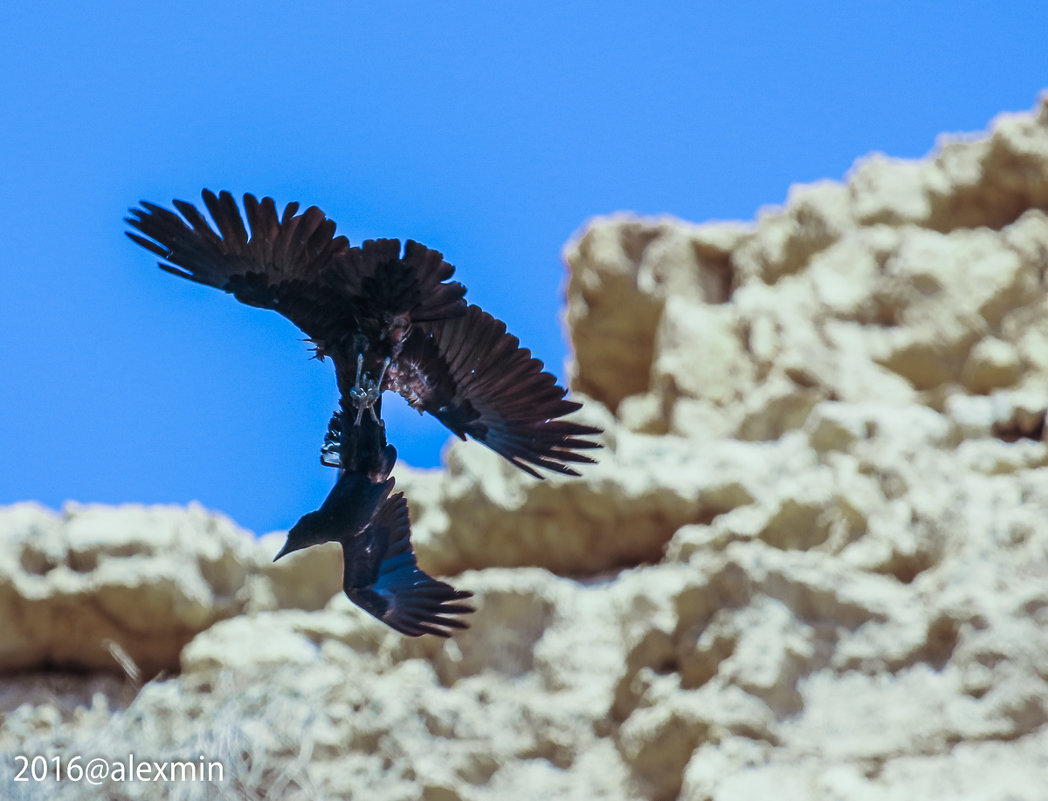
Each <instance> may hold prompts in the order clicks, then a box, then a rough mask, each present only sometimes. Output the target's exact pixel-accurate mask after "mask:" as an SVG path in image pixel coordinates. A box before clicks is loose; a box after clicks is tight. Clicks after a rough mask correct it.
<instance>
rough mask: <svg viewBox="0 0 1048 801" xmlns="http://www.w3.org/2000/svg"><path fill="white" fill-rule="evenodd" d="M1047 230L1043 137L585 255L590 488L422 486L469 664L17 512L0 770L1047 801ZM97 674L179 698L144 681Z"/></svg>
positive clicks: (579, 374)
mask: <svg viewBox="0 0 1048 801" xmlns="http://www.w3.org/2000/svg"><path fill="white" fill-rule="evenodd" d="M1045 208H1048V105H1046V104H1042V105H1041V106H1040V107H1039V108H1038V109H1036V110H1035V111H1034V112H1033V113H1031V114H1025V115H1011V116H1006V117H1002V118H1000V119H999V120H997V121H996V122H995V123H994V125H993V128H992V130H991V132H990V133H989V134H988V135H986V136H985V137H983V138H978V139H971V138H969V139H963V140H961V139H957V140H944V141H943V142H942V143H941V145H940V148H939V150H938V152H937V153H936V154H934V155H933V156H931V157H929V158H928V159H926V160H923V161H917V162H900V161H893V160H889V159H886V158H883V157H874V158H872V159H868V160H866V161H864V162H862V163H861V164H859V165H858V166H857V167H856V169H855V170H854V171H853V172H852V175H851V176H850V178H849V180H848V182H847V183H845V184H836V183H830V182H824V183H820V184H816V185H813V186H808V187H799V188H796V189H795V190H793V191H792V192H791V195H790V199H789V200H788V202H787V204H786V206H785V207H784V208H782V209H780V210H773V211H769V212H766V213H765V214H763V215H762V216H761V218H760V219H759V220H758V221H757V222H756V223H754V224H752V225H724V224H714V225H690V224H685V223H678V222H675V221H671V220H658V221H650V220H639V219H635V218H631V217H617V218H612V219H607V220H598V221H595V222H594V223H592V224H591V226H590V227H589V228H588V229H587V230H586V231H584V232H583V233H582V235H581V236H580V237H579V239H578V240H577V241H576V242H574V243H572V244H570V245H569V247H568V250H567V253H566V256H567V260H568V262H569V264H570V266H571V268H572V274H571V280H570V283H569V290H568V292H569V306H568V311H567V317H568V322H569V326H570V328H571V334H572V338H573V342H574V344H575V347H576V360H575V364H574V367H573V372H574V377H575V382H576V389H577V390H579V391H580V392H584V393H586V395H587V396H588V398H589V401H588V403H587V406H586V410H585V411H584V412H583V414H584V415H585V417H586V419H587V420H589V421H592V422H595V423H597V424H599V425H602V426H605V427H606V429H607V434H606V436H605V438H604V443H605V449H604V451H602V452H601V455H600V463H599V464H597V465H594V466H592V467H590V468H587V469H585V471H584V475H583V477H582V478H580V479H572V480H562V479H558V478H551V479H548V480H546V481H544V482H537V481H534V480H533V479H530V478H528V477H527V476H524V475H523V474H521V473H519V471H515V470H514V469H513V468H512V467H509V466H506V465H504V464H502V463H501V462H500V461H499V460H498V459H497V457H494V456H493V455H491V454H489V453H487V452H486V451H485V450H484V449H483V448H481V447H479V446H477V445H475V444H470V443H466V444H456V445H455V446H453V447H452V448H451V449H450V451H449V454H448V460H447V461H448V467H447V469H446V470H445V471H442V472H423V471H414V470H411V469H410V468H398V471H397V473H396V476H397V481H398V486H399V487H400V488H403V489H404V490H405V491H406V492H407V494H408V498H409V501H410V503H411V511H412V517H413V521H414V532H415V533H414V538H415V542H416V548H417V551H418V554H419V560H420V562H421V563H422V565H423V566H424V567H425V568H427V569H429V570H431V571H433V572H437V573H444V574H459V575H457V576H456V578H455V583H456V586H461V587H463V588H468V589H472V590H474V591H475V592H476V596H477V597H476V601H477V606H478V612H477V613H476V614H475V615H473V619H472V628H471V629H470V630H469V631H467V632H464V633H462V634H461V635H456V636H455V637H454V638H453V639H452V640H449V641H446V642H445V641H439V640H436V639H435V638H423V639H418V640H416V639H409V638H404V637H401V636H400V635H397V634H396V633H394V632H392V631H390V630H388V629H386V628H385V627H383V626H382V625H381V624H379V623H377V622H376V621H373V620H371V619H370V618H368V617H367V616H366V615H365V614H364V613H362V612H361V611H360V610H358V609H356V608H355V607H353V606H352V604H350V603H349V601H348V600H346V599H345V597H343V596H342V595H341V594H340V593H339V587H340V580H339V579H340V576H339V572H340V564H339V559H338V554H337V546H332V548H330V549H326V550H325V549H319V548H318V549H310V550H309V551H307V552H306V553H304V554H301V555H297V556H294V557H291V558H289V559H287V560H283V561H282V562H280V563H278V564H277V565H272V564H271V563H270V560H271V559H272V555H273V553H275V551H276V548H277V547H279V543H278V542H275V541H270V539H269V538H265V539H263V540H262V541H258V542H256V541H255V540H254V539H253V538H251V537H250V536H249V535H248V534H246V533H245V532H241V531H239V530H237V529H236V528H235V526H233V525H232V524H231V523H229V521H227V520H226V519H225V518H222V517H220V516H213V515H210V514H208V513H206V512H204V511H203V510H201V509H199V508H191V509H189V510H177V509H158V508H152V509H141V508H134V507H126V508H118V509H105V508H102V507H83V508H71V509H68V510H66V511H65V512H64V513H62V514H56V513H54V512H50V511H47V510H44V509H42V508H40V507H38V506H35V505H32V504H22V505H18V506H15V507H11V508H9V509H7V510H5V511H4V512H3V513H2V515H0V539H2V541H3V542H4V548H3V549H0V631H2V632H3V635H2V636H0V665H2V666H3V667H4V668H5V669H6V670H8V671H22V672H21V673H20V674H18V675H17V676H12V677H11V678H9V679H8V680H7V681H6V682H4V683H3V684H0V710H2V713H3V715H4V726H3V728H2V729H0V743H2V745H0V747H2V748H4V749H6V750H8V751H9V752H19V753H44V752H61V753H65V754H72V753H84V754H87V753H91V754H101V755H106V756H110V757H113V758H118V757H122V756H124V755H126V753H127V752H128V751H129V750H133V751H134V752H135V753H136V754H137V755H138V756H140V757H142V758H146V757H148V758H151V759H157V760H159V759H190V760H196V759H197V755H198V754H203V755H206V756H207V758H208V759H216V760H220V761H221V762H222V763H223V765H224V766H225V769H226V772H227V777H235V781H234V780H232V779H230V780H227V781H225V782H219V783H210V784H209V783H206V782H203V783H199V784H195V785H193V784H182V785H177V786H176V785H169V786H166V787H165V788H164V789H163V790H161V789H159V788H158V786H157V785H155V784H145V785H121V786H119V787H117V786H115V785H110V786H105V787H101V788H91V787H87V786H83V785H71V784H66V785H65V786H52V787H48V788H46V790H47V793H46V795H47V797H51V798H53V797H58V798H61V797H63V796H62V793H65V794H66V796H68V797H70V798H72V797H76V798H99V799H101V798H111V797H114V796H116V797H128V798H155V797H158V794H163V793H167V794H168V795H169V796H170V797H177V798H242V797H245V796H246V797H266V798H271V797H272V798H276V797H280V798H292V799H295V798H303V799H307V798H308V799H315V798H323V797H331V798H342V797H350V796H352V797H357V796H361V797H365V796H366V797H370V798H376V799H380V801H385V799H405V800H406V799H418V798H422V799H427V800H428V801H455V800H456V799H460V800H461V801H471V800H472V799H477V800H478V801H479V800H480V799H491V798H499V799H517V798H529V799H530V798H551V799H562V798H563V799H573V798H577V799H580V801H582V799H601V798H607V799H655V800H656V801H669V799H677V798H679V799H682V801H707V800H709V799H716V801H736V800H738V801H749V800H750V799H754V798H782V799H804V800H805V801H808V800H809V799H811V800H812V801H820V800H821V799H826V800H827V801H828V800H829V799H856V800H857V801H865V799H873V798H876V799H918V798H919V799H927V798H950V799H971V801H976V799H979V800H980V801H981V799H985V798H1010V799H1029V800H1030V801H1039V799H1042V798H1043V797H1044V793H1045V790H1044V788H1045V786H1046V784H1045V776H1046V774H1045V761H1044V754H1045V753H1046V750H1045V749H1046V748H1048V523H1046V522H1045V521H1046V520H1048V450H1046V446H1045V444H1044V442H1043V432H1044V420H1045V414H1044V411H1045V408H1046V406H1048V402H1046V400H1048V302H1046V292H1045V288H1044V285H1045V276H1044V273H1045V268H1046V265H1048V217H1046V215H1045V213H1044V209H1045ZM106 640H112V641H115V642H116V643H118V645H119V649H118V650H117V651H116V652H115V653H116V654H117V656H120V655H121V654H126V655H127V657H130V659H131V660H132V661H134V662H135V663H137V664H138V666H139V668H140V670H141V673H142V679H150V677H152V676H153V675H154V674H155V673H156V672H157V671H165V673H164V674H163V675H161V676H159V677H157V678H154V679H152V680H148V681H145V683H144V684H143V685H142V686H141V688H137V687H136V686H134V683H133V682H121V680H120V679H119V672H118V671H117V670H116V667H117V659H116V657H114V654H113V652H112V651H111V649H109V648H107V647H106V646H105V644H104V643H105V641H106ZM126 661H127V660H126V659H125V662H126ZM56 665H57V666H65V667H79V668H87V669H91V670H93V671H96V672H92V673H89V674H88V675H86V676H83V677H78V678H77V677H73V678H71V677H68V676H62V675H56V674H39V673H33V672H32V671H39V670H40V669H42V668H46V667H53V666H56ZM99 669H103V671H105V670H108V671H109V672H97V671H98V670H99ZM143 743H145V744H147V745H145V746H143V745H142V744H143ZM49 749H50V751H49ZM143 749H145V750H143ZM10 768H11V764H10V760H7V761H6V762H5V767H4V768H0V771H3V770H8V771H10ZM7 778H8V777H7V776H6V775H0V781H2V782H3V783H4V786H5V787H15V788H16V791H18V792H22V793H23V795H22V796H17V795H16V796H14V797H15V798H19V797H25V798H35V797H43V794H44V793H43V789H41V788H39V787H33V786H26V785H13V784H10V783H9V782H8V781H7ZM34 792H36V793H37V794H36V795H34V794H33V793H34ZM92 793H93V794H94V795H92ZM121 794H122V795H121Z"/></svg>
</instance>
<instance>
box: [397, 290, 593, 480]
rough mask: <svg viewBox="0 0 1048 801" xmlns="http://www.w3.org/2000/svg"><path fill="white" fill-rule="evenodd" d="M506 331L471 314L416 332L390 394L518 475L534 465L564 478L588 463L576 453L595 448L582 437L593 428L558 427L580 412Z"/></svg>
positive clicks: (484, 315)
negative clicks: (501, 460) (482, 446)
mask: <svg viewBox="0 0 1048 801" xmlns="http://www.w3.org/2000/svg"><path fill="white" fill-rule="evenodd" d="M542 368H543V364H542V362H541V361H539V360H538V359H535V358H532V356H531V351H529V350H527V349H526V348H521V347H520V342H519V340H518V339H517V338H516V337H515V336H513V335H512V334H509V333H507V332H506V326H505V324H504V323H502V322H501V321H499V320H497V319H495V318H494V317H492V316H491V315H490V314H488V313H487V312H485V311H483V310H482V309H480V308H479V307H477V306H470V307H469V308H468V309H467V310H466V313H465V314H464V315H463V316H462V317H459V318H457V319H454V320H445V321H441V322H439V323H432V324H426V325H422V326H419V327H418V328H416V329H415V331H414V332H413V333H412V334H411V336H410V337H408V339H407V341H406V342H405V344H404V350H403V352H402V353H401V357H400V359H399V362H398V364H397V369H396V372H395V374H394V377H393V384H394V387H395V388H396V389H397V390H398V391H399V392H400V393H401V394H402V395H403V396H404V397H405V398H407V400H408V402H409V403H410V404H411V405H412V406H414V407H415V408H417V409H420V410H422V411H425V412H429V413H430V414H432V415H433V416H434V417H436V418H437V419H438V420H440V421H441V422H442V423H444V425H446V426H447V427H448V428H450V429H451V430H452V431H453V432H455V433H456V434H458V436H459V437H461V438H462V439H465V438H466V435H467V434H468V435H469V436H471V437H473V438H474V439H477V440H479V441H480V442H482V443H484V444H485V445H487V446H488V447H489V448H491V449H492V450H494V451H495V452H496V453H499V454H501V455H502V456H504V457H505V458H507V459H509V461H510V462H512V463H513V464H514V465H516V466H517V467H519V468H520V469H521V470H524V471H525V472H527V473H529V474H531V475H533V476H535V477H536V478H541V476H540V475H539V474H538V473H537V472H536V471H535V470H534V469H533V468H532V467H531V465H535V466H538V467H543V468H545V469H547V470H552V471H555V472H558V473H563V474H565V475H570V476H575V475H578V473H577V472H576V471H575V470H574V469H572V468H571V467H569V466H568V464H566V463H567V462H576V463H578V462H592V461H593V460H592V459H591V458H589V457H588V456H585V455H584V454H581V453H579V452H578V451H579V450H585V449H589V448H599V447H600V445H599V444H598V443H596V442H593V441H592V440H588V439H584V437H588V436H594V435H596V434H600V433H601V429H599V428H594V427H593V426H587V425H582V424H580V423H572V422H569V421H567V420H561V419H559V418H562V417H563V416H564V415H567V414H570V413H571V412H574V411H575V410H577V409H579V408H581V404H579V403H575V402H574V401H569V400H565V399H564V395H565V394H566V393H567V390H565V389H564V388H563V387H561V386H559V385H558V384H557V380H556V378H555V377H554V376H553V375H551V374H550V373H547V372H545V371H544V370H543V369H542Z"/></svg>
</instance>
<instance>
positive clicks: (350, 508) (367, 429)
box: [273, 415, 397, 562]
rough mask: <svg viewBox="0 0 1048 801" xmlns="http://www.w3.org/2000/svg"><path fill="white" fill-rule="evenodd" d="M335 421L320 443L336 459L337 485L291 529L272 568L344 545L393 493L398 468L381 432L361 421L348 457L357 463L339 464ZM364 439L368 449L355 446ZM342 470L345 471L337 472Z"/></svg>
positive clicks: (370, 422)
mask: <svg viewBox="0 0 1048 801" xmlns="http://www.w3.org/2000/svg"><path fill="white" fill-rule="evenodd" d="M338 419H340V416H338V415H336V417H335V418H333V419H332V423H331V425H330V426H329V428H328V435H327V438H326V439H325V442H324V448H325V449H327V448H331V449H332V453H334V454H336V455H337V457H338V460H339V461H338V464H336V465H335V466H338V467H339V476H338V481H336V482H335V486H334V487H332V489H331V492H330V493H329V494H328V496H327V498H326V499H325V500H324V503H323V504H322V505H321V507H320V508H319V509H317V511H315V512H307V513H306V514H305V515H303V516H302V518H301V519H300V520H299V521H298V522H297V523H295V525H294V526H292V527H291V530H290V531H288V533H287V542H285V543H284V547H283V548H281V549H280V553H278V554H277V555H276V557H274V559H273V561H274V562H275V561H277V560H278V559H280V558H281V557H282V556H286V555H287V554H289V553H292V552H294V551H298V550H301V549H302V548H308V547H309V546H310V545H319V544H320V543H322V542H336V541H337V542H343V541H345V540H346V539H347V538H349V537H352V536H354V535H356V534H359V533H360V532H361V531H363V530H364V529H365V528H366V527H367V526H368V525H369V524H370V523H371V521H372V520H373V519H374V517H375V515H376V513H377V512H378V511H379V509H380V508H381V507H382V505H383V504H384V503H385V502H386V499H387V498H389V494H390V492H392V491H393V485H394V480H393V479H392V478H390V477H389V474H390V472H391V471H392V470H393V465H395V464H396V462H397V451H396V448H394V447H393V446H392V445H387V444H386V442H385V435H384V431H383V426H382V425H381V424H380V423H376V422H375V421H373V420H371V419H368V418H366V419H365V420H363V421H361V424H360V426H358V427H357V429H356V434H357V440H358V442H357V443H354V447H353V453H352V456H353V457H354V458H356V460H355V461H354V462H352V463H351V462H349V461H348V460H347V461H345V462H343V460H342V454H341V432H340V431H338V430H336V429H335V427H334V425H335V421H336V420H338ZM369 439H370V440H372V442H371V443H369V445H368V446H366V447H361V446H360V444H359V441H360V440H369ZM347 450H349V449H347ZM347 457H348V454H347ZM323 459H324V452H323V450H322V452H321V460H323ZM343 464H345V465H346V467H342V465H343Z"/></svg>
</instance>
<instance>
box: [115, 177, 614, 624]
mask: <svg viewBox="0 0 1048 801" xmlns="http://www.w3.org/2000/svg"><path fill="white" fill-rule="evenodd" d="M202 196H203V201H204V206H205V207H206V209H207V212H208V214H209V215H210V217H211V221H210V222H209V221H208V219H207V218H206V217H205V216H204V214H203V213H202V212H201V211H200V210H199V209H198V208H197V207H195V206H194V205H192V204H190V203H187V202H185V201H180V200H176V201H174V207H175V211H172V210H170V209H166V208H163V207H161V206H157V205H155V204H153V203H148V202H145V201H142V203H141V208H133V209H131V210H130V216H129V217H128V218H127V219H126V221H127V223H128V224H129V225H130V226H131V227H132V228H134V229H136V232H131V231H129V232H128V233H127V235H128V236H129V237H130V238H131V239H132V240H134V241H135V242H136V243H138V244H139V245H141V246H142V247H144V248H146V249H147V250H149V251H151V252H152V253H154V254H156V255H157V256H159V257H160V258H161V259H162V261H161V262H160V267H161V268H162V269H164V270H166V271H168V272H170V273H173V274H175V275H178V276H181V277H183V278H186V279H189V280H191V281H195V282H197V283H200V284H205V285H208V286H212V287H216V288H218V289H222V290H224V291H226V292H230V293H232V294H233V295H234V297H236V298H237V299H238V300H240V301H241V302H243V303H246V304H248V305H251V306H257V307H261V308H267V309H274V310H275V311H277V312H279V313H280V314H282V315H284V316H285V317H287V318H288V319H289V320H291V322H293V323H294V324H295V325H296V326H298V327H299V328H300V329H301V330H302V331H303V332H304V333H305V334H306V336H307V337H308V338H309V340H310V341H311V342H312V344H313V347H314V348H315V351H316V353H315V355H316V357H317V358H318V359H321V360H323V359H324V358H326V357H329V358H330V359H331V360H332V362H333V363H334V366H335V376H336V380H337V382H338V387H339V392H340V395H341V400H340V403H339V409H337V410H336V411H335V414H334V415H333V417H332V419H331V423H330V425H329V427H328V432H327V436H326V438H325V441H324V445H323V448H322V450H321V461H322V462H323V463H324V464H326V465H329V466H332V467H337V468H338V469H339V478H338V481H337V482H336V484H335V487H334V489H333V490H332V492H331V495H330V496H329V497H328V499H327V500H326V501H325V502H324V504H323V505H322V506H321V508H320V509H319V510H317V511H316V512H311V513H309V514H307V515H305V516H304V517H303V518H302V519H301V520H300V521H299V522H298V523H297V524H296V525H295V527H293V528H292V530H291V531H290V532H289V535H288V542H287V544H286V545H285V547H284V549H283V550H282V551H281V552H280V554H278V556H277V558H280V556H283V555H284V554H286V553H289V552H291V551H294V550H298V549H300V548H304V547H307V546H309V545H312V544H316V543H319V542H326V541H338V542H341V543H342V546H343V551H344V554H345V558H346V572H345V575H344V589H345V591H346V594H347V595H348V596H349V597H350V599H351V600H353V601H354V602H355V603H357V604H358V605H360V606H362V607H363V608H364V609H366V610H367V611H369V612H371V613H372V614H374V615H376V616H377V617H379V618H380V619H382V620H383V621H384V622H386V623H388V624H389V625H391V626H392V627H393V628H395V629H397V630H398V631H401V632H404V633H406V634H414V635H418V634H422V633H432V634H441V635H443V636H447V634H448V633H449V632H447V631H446V630H445V629H444V628H441V627H461V626H462V625H464V624H462V622H461V621H459V620H457V619H455V618H450V617H447V615H448V614H463V613H465V612H468V611H472V610H471V608H470V607H468V606H464V605H461V604H459V603H456V602H457V601H460V600H462V599H463V598H465V597H468V593H461V592H458V591H455V590H453V589H452V588H451V587H449V586H448V585H447V584H444V583H443V582H439V581H437V580H435V579H433V578H431V577H429V576H427V575H426V574H425V573H423V572H422V571H421V570H419V568H418V566H417V564H416V563H415V558H414V554H413V553H412V551H411V546H410V541H409V527H408V523H407V505H406V502H405V501H404V499H403V497H402V495H400V494H399V493H398V494H397V495H392V496H391V495H390V492H391V490H392V488H393V479H392V478H390V477H389V474H390V471H391V470H392V467H393V463H394V462H395V461H396V451H395V450H394V449H393V447H392V446H391V445H389V444H388V443H387V442H386V436H385V426H384V424H383V422H382V418H381V411H382V401H381V396H382V393H383V392H384V391H386V390H393V391H395V392H399V393H400V394H401V395H403V396H404V398H406V399H407V401H408V403H409V404H411V405H412V406H413V407H414V408H416V409H418V410H419V412H428V413H429V414H431V415H433V416H434V417H436V418H437V419H438V420H440V422H441V423H443V424H444V425H445V426H447V427H448V428H449V429H450V430H451V431H452V432H454V433H455V434H456V435H457V436H459V437H460V438H462V439H465V438H466V436H467V435H469V436H470V437H472V438H473V439H476V440H477V441H479V442H481V443H483V444H484V445H486V446H487V447H489V448H491V449H492V450H494V451H495V452H497V453H499V454H500V455H502V456H503V457H505V458H506V459H508V460H509V461H510V462H511V463H513V464H514V465H516V466H517V467H518V468H520V469H521V470H524V471H525V472H527V473H529V474H530V475H532V476H534V477H536V478H541V477H542V476H541V475H540V474H539V472H538V469H539V468H541V469H545V470H549V471H552V472H557V473H561V474H564V475H578V473H577V472H576V471H575V469H574V468H573V467H572V465H573V464H579V463H585V462H592V461H593V460H592V459H591V458H590V457H589V456H587V455H585V454H584V453H581V452H580V451H584V450H587V449H591V448H596V447H599V445H598V443H597V442H595V441H594V440H592V439H589V438H588V437H592V436H595V435H598V434H600V433H601V432H600V429H598V428H594V427H592V426H588V425H583V424H581V423H575V422H571V421H568V420H564V419H562V418H563V417H564V416H565V415H568V414H570V413H571V412H574V411H576V410H577V409H578V408H580V404H578V403H576V402H574V401H569V400H566V399H565V397H564V396H565V394H566V390H565V389H564V388H562V387H560V386H558V385H557V382H556V379H555V378H554V376H552V375H551V374H550V373H547V372H545V371H544V369H543V364H542V362H541V361H539V360H538V359H535V358H533V357H532V356H531V353H530V351H528V350H527V349H525V348H522V347H520V343H519V341H518V340H517V338H516V337H514V336H512V335H511V334H509V333H507V331H506V327H505V325H504V324H503V323H501V322H500V321H498V320H497V319H495V318H494V317H492V316H491V315H490V314H488V313H487V312H485V311H483V310H481V309H480V308H478V307H477V306H472V305H467V303H466V301H465V300H464V295H465V291H466V289H465V287H464V286H463V285H462V284H460V283H458V282H455V281H451V280H449V279H450V278H451V276H452V275H453V273H454V268H453V267H452V266H451V265H450V264H448V263H447V262H445V261H444V259H443V256H442V255H441V254H440V253H438V252H436V251H434V250H430V249H429V248H426V247H425V246H423V245H420V244H418V243H417V242H414V241H412V240H408V241H406V242H405V243H404V246H403V248H401V244H400V241H399V240H396V239H379V240H369V241H366V242H364V243H363V244H361V245H360V246H359V247H350V245H349V242H348V241H347V240H346V238H345V237H343V236H336V235H335V223H334V222H333V221H331V220H329V219H328V218H327V217H326V216H325V215H324V213H323V212H322V211H320V209H318V208H317V207H315V206H310V207H309V208H307V209H306V210H305V211H303V212H301V213H299V205H298V204H297V203H290V204H288V205H287V206H286V207H285V208H284V210H283V212H278V210H277V206H276V204H275V202H274V201H273V199H272V198H268V197H266V198H262V200H258V199H257V198H255V196H253V195H250V194H248V195H245V196H244V204H243V205H244V214H243V215H242V214H241V212H240V209H239V208H238V206H237V203H236V200H235V199H234V198H233V196H232V195H231V194H230V193H229V192H221V193H219V194H218V195H216V194H214V193H213V192H211V191H209V190H204V191H203V193H202ZM245 218H246V224H245ZM383 610H384V611H383Z"/></svg>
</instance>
